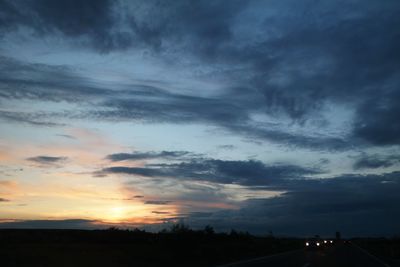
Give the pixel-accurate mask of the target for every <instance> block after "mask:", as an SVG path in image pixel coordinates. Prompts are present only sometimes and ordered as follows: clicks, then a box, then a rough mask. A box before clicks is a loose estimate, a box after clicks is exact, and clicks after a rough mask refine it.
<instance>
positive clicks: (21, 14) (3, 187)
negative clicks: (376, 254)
mask: <svg viewBox="0 0 400 267" xmlns="http://www.w3.org/2000/svg"><path fill="white" fill-rule="evenodd" d="M399 12H400V2H399V1H397V0H385V1H377V0H376V1H372V0H332V1H317V0H304V1H297V0H265V1H236V0H232V1H202V0H199V1H183V0H182V1H181V0H174V1H155V0H149V1H108V0H97V1H89V0H88V1H78V0H59V1H52V0H32V1H22V0H13V1H11V0H0V40H1V41H0V228H10V227H15V228H74V229H75V228H78V229H94V228H105V227H110V226H118V227H121V228H133V227H141V228H144V229H147V230H151V231H158V230H160V229H162V228H164V227H168V226H169V225H171V224H172V223H177V222H184V223H186V224H188V225H189V226H190V227H193V228H202V227H204V226H205V225H212V226H213V227H214V228H215V229H216V230H219V231H229V230H230V229H237V230H242V231H249V232H250V233H254V234H267V233H270V232H273V233H274V234H277V235H297V236H299V235H314V234H321V235H333V234H334V233H335V231H341V232H342V233H343V234H344V235H347V236H361V235H369V236H379V235H385V236H393V235H398V234H400V232H399V228H398V225H400V207H399V204H398V203H400V152H399V151H400V150H399V145H400V105H399V103H400V68H399V67H400V52H399V51H400V50H399V49H398V48H399V47H400V27H399V26H400V17H399V16H398V14H399Z"/></svg>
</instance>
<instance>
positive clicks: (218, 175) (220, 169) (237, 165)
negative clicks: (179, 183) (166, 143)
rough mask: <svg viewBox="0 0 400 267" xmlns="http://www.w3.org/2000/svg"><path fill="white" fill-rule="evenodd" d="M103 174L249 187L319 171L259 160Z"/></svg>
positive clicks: (155, 166) (196, 162) (120, 169)
mask: <svg viewBox="0 0 400 267" xmlns="http://www.w3.org/2000/svg"><path fill="white" fill-rule="evenodd" d="M102 172H103V173H106V174H107V173H110V174H112V173H114V174H127V175H137V176H143V177H168V178H178V179H191V180H198V181H210V182H213V183H219V184H240V185H247V186H256V185H270V184H274V183H277V182H278V181H281V180H282V179H291V178H301V177H304V176H307V175H314V174H317V173H320V171H319V170H315V169H310V168H304V167H300V166H296V165H271V166H268V165H265V164H264V163H262V162H260V161H255V160H249V161H224V160H215V159H196V160H191V161H188V162H181V163H175V164H148V165H146V166H145V167H110V168H105V169H103V170H102Z"/></svg>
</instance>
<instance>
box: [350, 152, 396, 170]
mask: <svg viewBox="0 0 400 267" xmlns="http://www.w3.org/2000/svg"><path fill="white" fill-rule="evenodd" d="M399 162H400V156H397V155H383V156H382V155H378V154H373V155H367V154H362V155H361V156H360V157H358V158H357V160H356V162H355V163H354V164H353V168H354V169H355V170H361V169H377V168H388V167H391V166H393V165H395V164H396V163H399Z"/></svg>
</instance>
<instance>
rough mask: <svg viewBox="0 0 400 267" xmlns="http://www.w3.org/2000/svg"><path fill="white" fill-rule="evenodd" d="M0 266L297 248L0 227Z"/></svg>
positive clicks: (214, 259)
mask: <svg viewBox="0 0 400 267" xmlns="http://www.w3.org/2000/svg"><path fill="white" fill-rule="evenodd" d="M0 244H1V249H0V257H1V263H2V264H1V266H4V267H6V266H78V267H79V266H109V267H111V266H215V265H218V264H221V263H227V262H232V261H236V260H240V259H246V258H253V257H258V256H263V255H268V254H275V253H279V252H282V251H289V250H293V249H298V248H301V247H302V245H303V241H302V240H300V239H286V238H273V237H265V238H262V237H254V236H251V235H248V234H246V233H236V232H232V233H229V234H220V233H219V234H216V233H213V231H210V229H208V231H192V230H188V229H184V228H183V229H182V228H179V227H178V228H175V229H174V230H171V231H166V232H161V233H148V232H144V231H139V230H133V231H126V230H115V229H113V230H91V231H89V230H0Z"/></svg>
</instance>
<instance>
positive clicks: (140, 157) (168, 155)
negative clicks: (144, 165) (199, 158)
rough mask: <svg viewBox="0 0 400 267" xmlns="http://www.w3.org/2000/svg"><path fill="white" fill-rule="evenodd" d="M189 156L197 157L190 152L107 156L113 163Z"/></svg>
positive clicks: (136, 153)
mask: <svg viewBox="0 0 400 267" xmlns="http://www.w3.org/2000/svg"><path fill="white" fill-rule="evenodd" d="M187 156H196V155H194V154H193V153H190V152H188V151H161V152H154V151H152V152H134V153H116V154H111V155H108V156H107V159H109V160H111V161H124V160H132V161H134V160H144V159H182V158H184V157H187Z"/></svg>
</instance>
